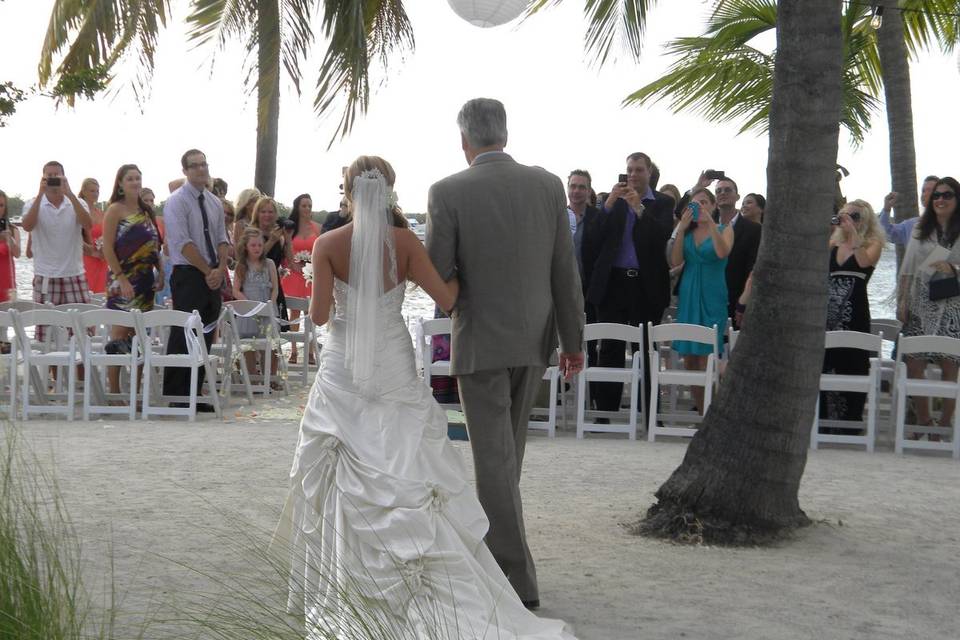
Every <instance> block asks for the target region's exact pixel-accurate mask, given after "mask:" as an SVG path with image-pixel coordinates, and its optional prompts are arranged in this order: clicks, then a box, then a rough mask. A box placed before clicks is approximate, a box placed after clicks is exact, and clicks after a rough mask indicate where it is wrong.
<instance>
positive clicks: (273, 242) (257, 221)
mask: <svg viewBox="0 0 960 640" xmlns="http://www.w3.org/2000/svg"><path fill="white" fill-rule="evenodd" d="M251 215H252V217H251V220H250V226H252V227H254V228H257V229H260V233H261V235H263V255H264V257H266V258H270V260H272V261H273V264H275V265H276V267H277V280H278V281H282V280H283V272H284V271H285V269H284V268H283V266H281V265H289V264H293V253H292V251H291V248H290V238H289V236H290V233H291V232H290V231H289V230H287V229H285V228H284V226H283V225H282V222H285V221H286V220H278V219H277V203H276V201H275V200H274V199H273V198H271V197H269V196H261V197H260V199H259V200H257V203H256V204H255V205H254V206H253V213H252V214H251ZM236 224H237V226H242V225H240V223H239V218H238V219H237V223H236ZM278 289H279V291H278V292H277V314H278V317H279V318H280V319H281V320H282V321H283V322H281V326H280V329H281V331H286V330H287V325H286V321H287V320H289V318H290V317H289V316H288V315H287V299H286V297H284V295H283V284H282V282H281V284H280V285H279V287H278Z"/></svg>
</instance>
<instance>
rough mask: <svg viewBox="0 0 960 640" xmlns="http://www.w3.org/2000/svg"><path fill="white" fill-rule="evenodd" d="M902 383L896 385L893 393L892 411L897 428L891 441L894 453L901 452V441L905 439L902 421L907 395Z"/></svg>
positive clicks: (904, 414) (904, 419) (905, 413)
mask: <svg viewBox="0 0 960 640" xmlns="http://www.w3.org/2000/svg"><path fill="white" fill-rule="evenodd" d="M905 391H906V390H905V389H904V388H903V385H902V383H901V384H898V385H897V388H896V389H894V393H893V405H894V413H895V415H896V424H897V430H896V435H895V436H894V441H893V450H894V452H895V453H898V454H902V453H903V441H904V439H905V432H906V427H905V425H904V422H906V419H907V395H906V393H905Z"/></svg>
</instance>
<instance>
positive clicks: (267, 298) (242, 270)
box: [233, 227, 279, 372]
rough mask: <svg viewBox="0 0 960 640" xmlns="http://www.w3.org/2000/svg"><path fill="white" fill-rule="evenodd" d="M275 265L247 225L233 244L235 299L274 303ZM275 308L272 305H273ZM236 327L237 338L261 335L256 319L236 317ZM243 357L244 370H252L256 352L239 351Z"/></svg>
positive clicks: (274, 367) (260, 237) (258, 235)
mask: <svg viewBox="0 0 960 640" xmlns="http://www.w3.org/2000/svg"><path fill="white" fill-rule="evenodd" d="M278 288H279V285H278V284H277V267H276V266H275V265H274V264H273V260H271V259H270V258H265V257H264V256H263V235H262V234H261V233H260V230H259V229H257V228H254V227H250V228H248V229H247V230H246V231H245V232H244V234H243V235H242V236H241V237H240V239H239V243H238V245H237V269H236V271H235V274H234V279H233V296H234V298H236V299H237V300H258V301H260V302H269V303H271V304H273V305H276V303H277V291H278ZM274 309H276V307H274ZM238 322H239V324H238V326H237V328H238V330H239V332H240V337H241V338H262V337H264V335H265V331H264V327H262V326H260V323H259V322H258V319H257V318H238ZM243 355H244V358H246V360H247V370H249V371H251V372H253V371H256V369H255V365H256V358H257V352H256V351H247V352H246V353H244V354H243ZM276 370H277V361H276V355H274V357H273V364H272V367H271V371H272V372H276Z"/></svg>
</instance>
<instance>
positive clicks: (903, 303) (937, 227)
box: [897, 178, 960, 439]
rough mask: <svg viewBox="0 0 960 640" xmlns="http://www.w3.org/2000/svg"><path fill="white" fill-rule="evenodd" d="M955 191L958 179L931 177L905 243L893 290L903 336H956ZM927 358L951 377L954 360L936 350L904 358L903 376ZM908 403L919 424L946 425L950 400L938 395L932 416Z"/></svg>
mask: <svg viewBox="0 0 960 640" xmlns="http://www.w3.org/2000/svg"><path fill="white" fill-rule="evenodd" d="M958 193H960V183H958V182H957V181H956V180H955V179H953V178H941V179H940V180H938V181H937V183H936V185H934V187H933V193H931V195H930V199H929V200H928V201H927V205H926V207H925V208H924V210H923V214H922V215H921V216H920V221H919V222H918V223H917V225H916V226H915V227H914V229H913V237H912V238H910V243H909V244H908V245H907V253H906V255H905V256H904V258H903V264H902V265H901V266H900V286H899V287H898V289H897V294H898V304H897V318H898V319H899V320H900V322H902V323H903V335H905V336H921V335H929V336H948V337H950V338H960V295H957V291H958V288H957V286H956V284H955V283H952V282H950V280H951V279H952V280H956V279H957V269H958V265H960V242H958V238H960V215H958V214H957V194H958ZM929 361H937V362H938V363H939V364H940V369H941V370H942V371H943V380H949V381H953V380H956V379H957V364H958V363H957V361H956V360H954V359H953V358H950V357H945V356H944V355H943V354H940V353H929V354H924V355H923V356H918V357H910V358H907V376H909V377H911V378H922V377H923V376H924V372H925V371H926V368H927V362H929ZM913 407H914V411H915V412H916V415H917V423H918V424H920V425H922V426H936V425H938V424H939V425H940V426H949V425H950V424H952V422H953V410H954V401H953V400H947V399H944V401H943V412H942V413H941V415H940V419H939V420H938V421H934V420H933V419H932V418H931V416H930V405H929V403H928V401H927V399H926V398H914V402H913ZM935 437H938V436H933V435H931V436H930V438H931V439H933V438H935Z"/></svg>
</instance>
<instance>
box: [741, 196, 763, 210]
mask: <svg viewBox="0 0 960 640" xmlns="http://www.w3.org/2000/svg"><path fill="white" fill-rule="evenodd" d="M744 197H745V198H753V201H754V202H756V203H757V206H758V207H760V210H761V211H763V210H765V209H766V208H767V199H766V198H764V197H763V196H762V195H760V194H759V193H748V194H747V195H746V196H744Z"/></svg>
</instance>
